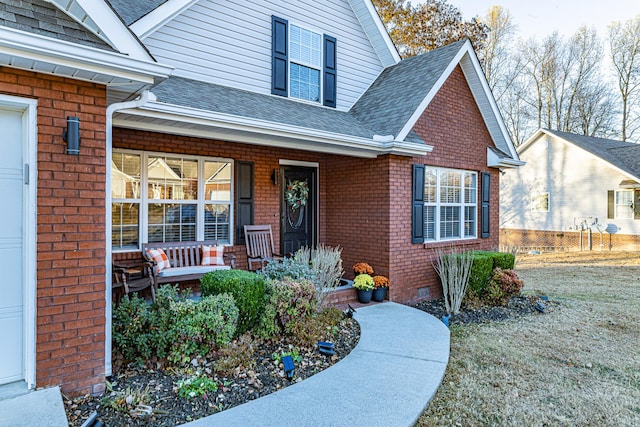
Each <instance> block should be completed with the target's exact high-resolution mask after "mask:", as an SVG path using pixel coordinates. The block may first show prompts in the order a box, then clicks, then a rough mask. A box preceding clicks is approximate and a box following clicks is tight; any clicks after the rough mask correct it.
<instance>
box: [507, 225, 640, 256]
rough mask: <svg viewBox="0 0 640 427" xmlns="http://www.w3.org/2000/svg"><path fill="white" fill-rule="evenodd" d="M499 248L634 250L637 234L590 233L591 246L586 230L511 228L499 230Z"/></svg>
mask: <svg viewBox="0 0 640 427" xmlns="http://www.w3.org/2000/svg"><path fill="white" fill-rule="evenodd" d="M500 247H501V248H503V249H504V250H512V249H513V248H517V250H518V252H520V253H526V252H529V251H531V250H537V251H542V252H551V251H558V252H564V251H567V252H570V251H588V250H593V251H600V250H603V251H609V250H614V251H622V250H624V251H637V250H640V236H639V235H636V234H620V233H617V234H608V233H602V234H600V233H598V232H597V231H594V232H592V233H591V247H589V233H588V232H587V231H586V230H585V231H583V232H582V233H581V232H579V231H544V230H518V229H513V228H505V229H500Z"/></svg>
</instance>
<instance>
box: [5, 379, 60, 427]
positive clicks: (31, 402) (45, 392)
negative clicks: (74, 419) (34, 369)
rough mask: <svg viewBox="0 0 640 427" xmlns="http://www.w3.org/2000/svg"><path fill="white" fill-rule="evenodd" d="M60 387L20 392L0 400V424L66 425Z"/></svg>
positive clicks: (58, 426) (21, 426)
mask: <svg viewBox="0 0 640 427" xmlns="http://www.w3.org/2000/svg"><path fill="white" fill-rule="evenodd" d="M68 425H69V423H67V414H66V413H65V412H64V405H63V404H62V396H61V394H60V388H58V387H51V388H45V389H42V390H37V391H32V392H28V393H21V394H20V395H18V396H14V397H7V398H6V399H3V400H0V426H3V427H4V426H7V427H8V426H11V427H23V426H24V427H33V426H42V427H66V426H68Z"/></svg>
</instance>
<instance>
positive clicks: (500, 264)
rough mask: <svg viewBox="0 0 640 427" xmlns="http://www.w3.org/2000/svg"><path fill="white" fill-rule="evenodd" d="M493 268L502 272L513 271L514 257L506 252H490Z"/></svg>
mask: <svg viewBox="0 0 640 427" xmlns="http://www.w3.org/2000/svg"><path fill="white" fill-rule="evenodd" d="M491 256H492V257H493V268H496V267H497V268H500V269H502V270H513V267H515V265H516V256H515V255H514V254H509V253H506V252H492V255H491Z"/></svg>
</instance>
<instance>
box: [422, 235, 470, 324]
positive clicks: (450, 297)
mask: <svg viewBox="0 0 640 427" xmlns="http://www.w3.org/2000/svg"><path fill="white" fill-rule="evenodd" d="M449 251H450V253H448V254H446V253H445V252H444V250H443V249H436V251H435V258H434V261H432V263H433V268H434V269H435V270H436V273H438V276H440V282H441V283H442V293H443V294H444V304H445V308H446V310H447V312H448V313H458V312H459V311H460V306H461V305H462V299H463V298H464V296H465V293H466V290H467V286H469V283H470V274H471V271H472V266H473V262H474V256H473V253H471V252H462V253H459V252H457V251H458V249H457V248H455V247H452V248H450V249H449Z"/></svg>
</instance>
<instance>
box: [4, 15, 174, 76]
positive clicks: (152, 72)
mask: <svg viewBox="0 0 640 427" xmlns="http://www.w3.org/2000/svg"><path fill="white" fill-rule="evenodd" d="M0 52H3V53H7V54H11V55H15V56H19V57H21V58H26V59H30V60H34V61H43V62H45V63H51V64H55V65H59V66H64V67H73V68H76V69H79V70H85V71H92V72H95V73H101V74H106V75H110V76H113V77H117V78H121V79H128V80H131V81H136V82H142V83H147V84H149V83H154V82H156V81H157V80H161V79H166V78H167V77H169V75H170V74H171V73H172V71H173V67H169V66H166V65H161V64H158V63H156V62H147V61H143V60H138V59H134V58H131V57H129V56H126V55H122V54H120V53H116V52H109V51H106V50H102V49H97V48H94V47H90V46H84V45H79V44H76V43H70V42H67V41H64V40H57V39H52V38H49V37H44V36H40V35H38V34H32V33H27V32H24V31H20V30H15V29H13V28H8V27H0Z"/></svg>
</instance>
